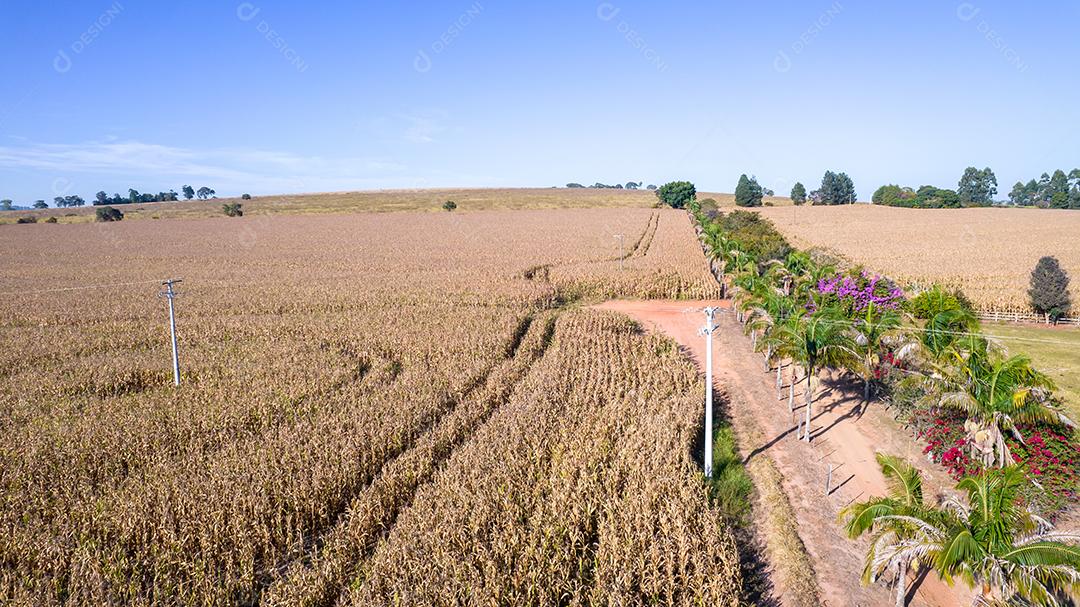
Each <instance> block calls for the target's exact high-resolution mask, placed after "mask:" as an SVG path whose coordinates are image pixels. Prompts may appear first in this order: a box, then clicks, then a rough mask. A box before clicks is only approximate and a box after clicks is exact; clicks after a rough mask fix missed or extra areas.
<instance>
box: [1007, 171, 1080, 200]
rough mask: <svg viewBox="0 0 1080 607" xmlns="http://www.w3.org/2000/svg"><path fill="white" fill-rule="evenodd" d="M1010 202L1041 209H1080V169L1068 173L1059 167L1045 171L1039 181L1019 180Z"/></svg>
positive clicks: (1010, 193)
mask: <svg viewBox="0 0 1080 607" xmlns="http://www.w3.org/2000/svg"><path fill="white" fill-rule="evenodd" d="M1009 203H1010V204H1013V205H1016V206H1019V207H1039V208H1041V209H1080V169H1073V170H1072V171H1069V173H1068V174H1066V173H1065V171H1063V170H1061V169H1057V170H1056V171H1054V173H1053V174H1052V175H1051V174H1049V173H1043V174H1042V176H1041V177H1039V179H1038V181H1036V180H1034V179H1032V180H1030V181H1028V182H1027V183H1023V182H1021V181H1017V182H1016V184H1015V185H1013V187H1012V190H1011V191H1010V192H1009Z"/></svg>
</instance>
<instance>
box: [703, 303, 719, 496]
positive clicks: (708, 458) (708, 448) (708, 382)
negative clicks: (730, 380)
mask: <svg viewBox="0 0 1080 607" xmlns="http://www.w3.org/2000/svg"><path fill="white" fill-rule="evenodd" d="M715 313H716V308H711V307H710V308H705V326H704V327H702V329H701V331H702V333H704V334H705V476H706V477H707V478H712V464H713V455H712V438H713V419H712V417H713V415H712V413H713V406H712V397H713V380H712V368H713V364H712V335H713V331H715V330H716V326H715V325H714V324H713V317H714V314H715Z"/></svg>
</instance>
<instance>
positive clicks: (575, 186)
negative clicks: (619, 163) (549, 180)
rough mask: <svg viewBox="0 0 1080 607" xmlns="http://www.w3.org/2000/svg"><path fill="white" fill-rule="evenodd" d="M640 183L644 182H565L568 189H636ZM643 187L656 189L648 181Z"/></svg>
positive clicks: (639, 186)
mask: <svg viewBox="0 0 1080 607" xmlns="http://www.w3.org/2000/svg"><path fill="white" fill-rule="evenodd" d="M642 183H644V182H642V181H627V182H626V183H625V184H621V183H616V184H615V185H608V184H606V183H600V182H599V181H597V182H596V183H594V184H592V185H582V184H580V183H577V182H574V181H571V182H570V183H568V184H566V187H567V188H569V189H572V190H573V189H595V190H637V189H640V188H641V184H642ZM645 189H646V190H650V191H652V190H655V189H656V186H655V185H653V184H651V183H650V184H649V185H648V186H646V187H645Z"/></svg>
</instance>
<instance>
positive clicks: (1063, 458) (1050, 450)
mask: <svg viewBox="0 0 1080 607" xmlns="http://www.w3.org/2000/svg"><path fill="white" fill-rule="evenodd" d="M1019 430H1020V434H1021V436H1023V437H1024V443H1023V444H1021V443H1020V441H1018V440H1016V439H1015V438H1013V437H1011V436H1010V437H1007V438H1006V442H1007V443H1008V444H1009V450H1010V451H1012V455H1013V459H1014V460H1016V461H1017V462H1022V463H1024V464H1025V465H1026V466H1027V468H1028V470H1030V471H1031V476H1032V478H1033V479H1035V480H1036V481H1038V483H1039V484H1040V485H1042V486H1043V489H1044V490H1045V493H1046V498H1047V500H1048V503H1050V504H1055V505H1059V506H1058V507H1061V506H1064V505H1065V504H1068V503H1069V502H1072V501H1075V500H1076V498H1077V493H1078V490H1080V447H1078V446H1077V442H1076V439H1075V438H1074V437H1073V436H1071V433H1070V432H1063V431H1062V430H1061V429H1060V428H1057V427H1054V426H1047V425H1045V424H1021V425H1020V426H1019Z"/></svg>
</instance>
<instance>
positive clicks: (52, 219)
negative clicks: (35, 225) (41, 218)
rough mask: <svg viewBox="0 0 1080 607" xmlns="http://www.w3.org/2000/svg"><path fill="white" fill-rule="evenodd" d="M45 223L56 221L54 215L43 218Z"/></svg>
mask: <svg viewBox="0 0 1080 607" xmlns="http://www.w3.org/2000/svg"><path fill="white" fill-rule="evenodd" d="M45 223H56V218H55V217H50V218H48V219H46V220H45Z"/></svg>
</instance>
